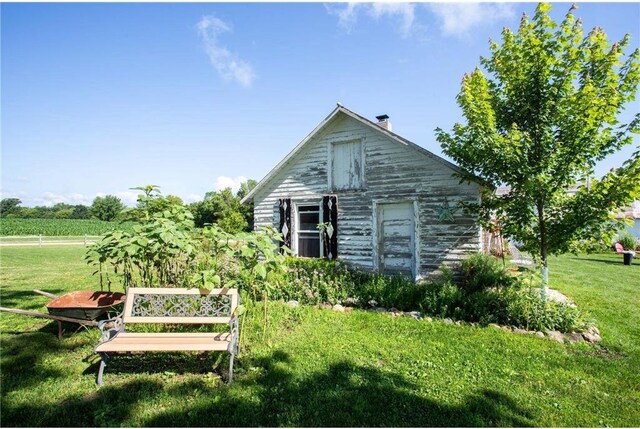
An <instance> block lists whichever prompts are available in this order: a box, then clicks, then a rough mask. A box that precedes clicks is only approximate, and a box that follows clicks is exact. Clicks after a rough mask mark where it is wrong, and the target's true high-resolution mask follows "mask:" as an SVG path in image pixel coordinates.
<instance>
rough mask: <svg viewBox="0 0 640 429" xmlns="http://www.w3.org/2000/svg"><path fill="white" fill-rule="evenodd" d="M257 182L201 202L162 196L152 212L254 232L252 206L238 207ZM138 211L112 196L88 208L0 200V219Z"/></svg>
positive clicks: (118, 215) (106, 217) (120, 215)
mask: <svg viewBox="0 0 640 429" xmlns="http://www.w3.org/2000/svg"><path fill="white" fill-rule="evenodd" d="M256 184H257V182H256V181H255V180H248V181H246V182H243V183H242V184H241V185H240V189H239V190H238V191H237V192H236V193H235V194H234V193H233V191H232V189H231V188H226V189H223V190H221V191H211V192H207V193H206V194H205V197H204V199H203V200H202V201H196V202H193V203H191V204H186V205H185V204H184V202H183V201H182V199H181V198H180V197H177V196H175V195H167V196H162V197H160V198H157V199H155V200H154V202H153V204H154V207H153V208H152V211H162V210H166V209H168V208H170V207H172V206H175V205H179V206H184V207H186V208H187V209H188V210H189V211H190V212H191V213H192V214H193V218H194V222H195V225H196V226H197V227H200V228H201V227H203V226H204V225H205V224H211V223H216V224H218V226H219V227H220V228H222V229H223V230H224V231H226V232H229V233H237V232H241V231H252V230H253V203H252V202H251V203H248V204H241V203H240V200H242V198H244V196H245V195H247V194H248V193H249V191H250V190H251V189H253V187H254V186H256ZM140 209H141V207H140V203H139V204H138V205H137V206H136V207H134V208H131V209H127V208H126V207H125V206H124V204H123V203H122V200H120V198H118V197H117V196H115V195H105V196H104V197H96V198H95V199H94V200H93V202H92V204H91V206H86V205H83V204H75V205H72V204H65V203H57V204H55V205H53V206H51V207H47V206H35V207H23V206H22V201H21V200H20V199H19V198H4V199H2V201H0V217H2V218H31V219H99V220H103V221H123V220H127V219H130V218H132V217H135V216H136V213H137V211H139V210H140Z"/></svg>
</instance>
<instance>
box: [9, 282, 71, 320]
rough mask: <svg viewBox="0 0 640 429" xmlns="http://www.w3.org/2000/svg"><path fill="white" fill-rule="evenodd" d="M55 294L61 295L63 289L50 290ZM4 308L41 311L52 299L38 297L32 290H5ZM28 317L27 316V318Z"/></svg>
mask: <svg viewBox="0 0 640 429" xmlns="http://www.w3.org/2000/svg"><path fill="white" fill-rule="evenodd" d="M47 292H50V293H53V294H61V293H62V292H63V291H62V290H61V289H54V290H48V291H47ZM0 300H1V302H2V307H9V308H19V309H21V310H41V309H42V308H43V307H44V306H45V305H46V304H47V303H48V302H49V301H53V299H52V298H47V297H45V296H42V295H38V294H36V293H34V292H32V291H30V290H28V291H27V290H3V291H2V294H0ZM25 317H26V316H25Z"/></svg>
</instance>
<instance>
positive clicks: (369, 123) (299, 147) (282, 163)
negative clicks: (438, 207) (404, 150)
mask: <svg viewBox="0 0 640 429" xmlns="http://www.w3.org/2000/svg"><path fill="white" fill-rule="evenodd" d="M339 114H344V115H347V116H349V117H351V118H353V119H355V120H356V121H358V122H360V123H362V124H364V125H367V126H368V127H370V128H372V129H373V130H375V131H377V132H379V133H382V134H384V135H386V136H387V137H390V138H391V139H392V140H393V141H395V142H397V143H399V144H402V145H405V146H408V147H410V148H412V149H415V150H417V151H418V152H420V153H422V154H423V155H426V156H428V157H429V158H432V159H433V160H435V161H437V162H439V163H441V164H443V165H444V166H446V167H448V168H450V169H451V170H453V171H455V172H460V168H459V167H458V166H457V165H455V164H453V163H451V162H449V161H447V160H446V159H444V158H442V157H439V156H438V155H436V154H434V153H433V152H430V151H428V150H427V149H425V148H423V147H422V146H418V145H417V144H415V143H413V142H411V141H409V140H407V139H405V138H404V137H402V136H399V135H398V134H396V133H394V132H393V131H389V130H387V129H386V128H382V127H381V126H379V125H378V124H376V123H375V122H372V121H370V120H369V119H367V118H365V117H364V116H361V115H359V114H357V113H355V112H353V111H351V110H349V109H347V108H346V107H344V106H343V105H341V104H340V103H338V105H337V106H336V108H335V109H333V111H332V112H331V113H330V114H329V115H328V116H327V117H326V118H324V120H323V121H322V122H320V123H319V124H318V126H316V127H315V128H314V129H313V131H311V133H309V134H308V135H307V136H306V137H305V138H304V139H303V140H302V141H301V142H300V143H298V145H297V146H296V147H295V148H293V150H292V151H291V152H289V153H288V154H287V156H285V157H284V159H283V160H282V161H280V162H279V163H278V164H277V165H276V166H275V167H273V169H271V171H270V172H269V173H268V174H267V175H266V176H265V177H264V178H263V179H262V180H261V181H260V182H259V183H258V184H257V185H256V186H255V187H254V188H253V189H252V190H251V191H250V192H249V193H248V194H247V195H245V197H244V198H243V199H242V200H241V202H242V203H246V202H247V201H249V200H250V199H251V198H253V197H254V195H255V194H256V193H257V192H258V191H259V190H260V189H262V188H263V187H264V186H265V185H266V184H267V183H269V181H270V180H271V179H273V178H274V177H275V176H276V175H277V174H278V172H279V171H280V170H281V169H282V168H283V167H284V166H285V165H286V164H287V163H288V162H289V160H291V158H293V157H294V156H295V155H296V154H297V153H298V152H300V150H302V148H303V147H304V146H305V145H306V144H307V142H309V140H311V139H312V138H313V137H314V136H315V135H316V134H318V133H319V132H320V131H321V130H322V129H323V128H325V127H326V126H327V124H328V123H329V122H331V120H332V119H333V118H335V117H336V116H338V115H339ZM477 182H478V183H480V184H482V182H481V181H480V180H478V181H477Z"/></svg>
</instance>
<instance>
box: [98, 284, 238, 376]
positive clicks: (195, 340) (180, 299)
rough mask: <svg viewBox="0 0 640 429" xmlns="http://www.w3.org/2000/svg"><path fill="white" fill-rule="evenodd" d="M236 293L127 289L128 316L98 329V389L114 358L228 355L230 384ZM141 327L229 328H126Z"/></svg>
mask: <svg viewBox="0 0 640 429" xmlns="http://www.w3.org/2000/svg"><path fill="white" fill-rule="evenodd" d="M237 306H238V290H237V289H213V290H211V291H209V290H205V289H182V288H175V289H174V288H129V290H128V291H127V299H126V301H125V304H124V311H123V312H122V313H121V314H120V315H118V316H117V317H115V318H113V319H109V320H103V321H101V322H100V323H99V324H98V327H99V328H100V330H101V331H102V338H101V340H100V344H98V346H97V347H96V348H95V349H94V351H95V352H96V353H98V354H99V355H100V357H101V359H102V360H101V362H100V370H99V371H98V385H99V386H102V374H103V372H104V368H105V366H106V364H107V362H108V360H109V358H110V355H111V354H113V353H126V352H178V351H180V352H182V351H190V352H193V351H198V352H207V351H227V352H229V353H230V354H231V362H230V363H229V383H232V382H233V358H234V356H235V355H236V354H237V353H238V334H239V331H238V315H237V314H235V312H236V308H237ZM138 323H156V324H177V323H179V324H182V323H186V324H223V323H224V324H227V323H228V324H229V328H230V329H229V332H223V333H201V332H197V333H196V332H192V333H181V332H180V333H154V332H151V333H137V332H135V333H134V332H127V331H126V327H127V326H130V325H133V324H138Z"/></svg>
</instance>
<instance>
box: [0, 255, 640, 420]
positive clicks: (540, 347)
mask: <svg viewBox="0 0 640 429" xmlns="http://www.w3.org/2000/svg"><path fill="white" fill-rule="evenodd" d="M0 251H1V264H2V270H1V276H2V277H1V282H2V287H1V290H0V292H1V294H0V299H1V302H2V306H4V307H19V308H24V309H35V310H41V311H45V309H44V307H43V306H44V304H45V303H46V302H47V298H45V297H41V296H38V295H34V294H32V293H31V290H32V289H43V290H49V291H52V292H59V293H60V292H63V291H65V290H76V289H96V288H97V287H98V286H97V285H98V282H97V279H96V278H94V277H91V275H90V274H91V271H92V269H91V267H88V266H86V265H85V264H84V262H83V261H82V255H83V251H84V249H83V248H81V247H78V248H71V247H51V248H10V249H0ZM579 258H580V259H576V257H574V256H571V255H568V256H563V257H560V258H554V259H553V260H552V261H551V280H552V283H553V285H554V286H556V287H557V288H558V289H560V290H561V291H563V292H564V293H565V294H567V295H569V296H571V297H572V298H573V299H574V300H575V301H576V302H577V304H578V306H579V307H580V308H581V309H582V310H584V311H588V313H589V314H590V315H591V316H593V317H594V318H595V319H596V321H597V324H598V326H599V327H600V329H601V331H602V333H603V336H604V340H603V342H602V344H601V345H598V346H590V345H586V344H577V345H561V344H558V343H555V342H553V341H551V340H547V339H538V338H534V337H530V336H519V335H515V334H512V333H507V332H504V331H500V330H496V329H493V328H479V327H471V326H467V325H462V326H458V325H446V324H444V323H442V322H440V321H434V322H431V323H430V322H425V321H416V320H413V319H409V318H396V319H394V318H391V317H390V316H388V315H387V314H378V313H370V312H364V311H354V312H352V313H336V312H333V311H330V310H320V309H315V308H308V307H302V308H288V307H286V306H284V305H282V304H278V303H271V304H270V305H269V308H268V315H269V324H268V327H267V329H266V332H263V324H262V323H263V322H262V318H263V313H262V309H261V308H260V307H257V308H250V309H249V311H248V313H247V315H246V318H245V321H244V326H243V340H242V343H243V346H242V355H241V358H240V359H239V361H237V365H236V373H235V376H236V379H235V383H234V384H232V385H226V384H224V381H223V379H221V377H220V376H221V375H223V376H226V368H227V365H228V357H227V355H226V354H224V355H222V354H213V355H194V354H146V355H134V356H123V357H119V358H118V357H117V358H115V359H114V360H112V361H111V362H110V364H109V365H108V366H107V371H106V372H105V386H104V387H103V388H100V389H97V388H96V385H95V375H96V372H97V358H96V357H95V355H93V354H92V349H93V347H94V346H95V345H96V344H97V342H98V339H99V335H98V332H97V331H96V330H95V329H92V330H90V331H85V330H81V331H79V332H77V333H75V334H72V333H71V330H73V327H72V325H65V327H66V329H67V330H69V332H68V333H67V334H65V337H64V338H63V340H62V341H58V339H57V338H56V335H55V333H56V331H57V328H56V325H55V323H51V322H49V321H46V320H44V319H34V318H29V317H25V316H19V315H13V314H7V313H1V319H0V329H1V335H0V340H1V354H2V356H1V361H0V371H1V382H2V403H1V405H2V408H1V411H0V413H1V414H0V417H1V418H2V424H3V426H639V425H640V411H639V409H640V408H639V407H638V404H639V403H640V393H639V392H640V376H639V374H638V372H639V371H638V369H639V368H640V346H639V339H640V335H639V332H638V325H639V322H640V320H638V317H639V315H638V310H639V309H640V306H639V298H640V264H636V265H632V266H630V267H628V266H623V265H622V258H621V257H620V256H619V255H615V254H613V255H597V256H588V257H579ZM634 262H638V261H637V260H636V261H634Z"/></svg>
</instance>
